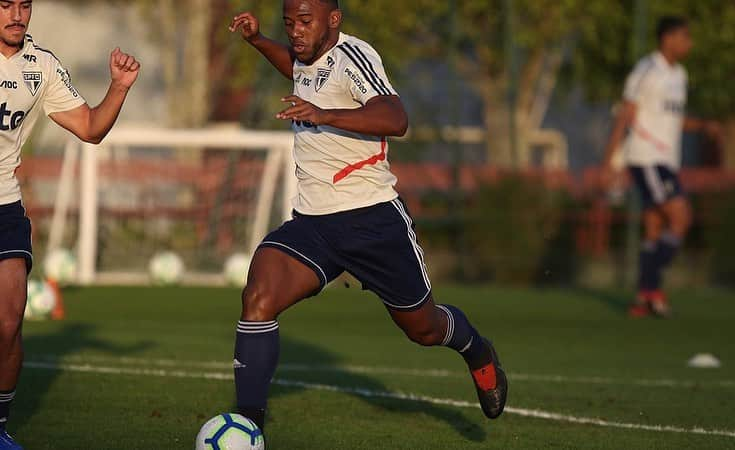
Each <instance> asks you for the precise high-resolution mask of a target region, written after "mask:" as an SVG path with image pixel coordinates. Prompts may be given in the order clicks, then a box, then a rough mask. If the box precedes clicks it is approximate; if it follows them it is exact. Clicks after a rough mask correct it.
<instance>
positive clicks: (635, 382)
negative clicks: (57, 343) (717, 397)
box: [35, 355, 735, 389]
mask: <svg viewBox="0 0 735 450" xmlns="http://www.w3.org/2000/svg"><path fill="white" fill-rule="evenodd" d="M35 359H37V360H39V359H40V360H42V361H47V362H59V361H63V362H81V363H89V362H100V363H105V364H124V365H138V366H146V367H151V366H157V367H178V368H181V367H187V368H198V369H232V363H230V362H221V361H184V360H173V359H145V358H128V357H121V358H109V357H96V356H68V357H64V358H59V357H58V356H57V355H37V356H36V357H35ZM278 370H279V371H280V372H336V373H344V372H347V373H355V374H365V375H395V376H409V377H419V378H465V377H467V373H466V372H454V371H449V370H441V369H429V370H418V369H405V368H398V367H378V366H356V365H328V364H289V363H282V364H279V365H278ZM508 376H509V377H511V378H512V379H513V381H532V382H543V383H559V384H599V385H624V386H644V387H664V388H677V389H678V388H692V387H701V388H707V387H715V388H732V387H735V380H719V381H700V382H697V381H692V380H672V379H665V378H662V379H640V378H639V379H631V378H612V377H569V376H565V375H541V374H527V373H517V372H510V373H509V374H508Z"/></svg>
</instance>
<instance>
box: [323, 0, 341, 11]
mask: <svg viewBox="0 0 735 450" xmlns="http://www.w3.org/2000/svg"><path fill="white" fill-rule="evenodd" d="M319 1H321V2H322V3H326V4H327V5H329V6H331V7H332V9H333V10H334V9H339V0H319Z"/></svg>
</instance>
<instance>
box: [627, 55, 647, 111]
mask: <svg viewBox="0 0 735 450" xmlns="http://www.w3.org/2000/svg"><path fill="white" fill-rule="evenodd" d="M651 68H652V64H651V63H650V62H648V61H643V62H640V63H638V64H637V65H636V67H635V69H633V72H631V74H630V75H628V79H627V80H626V81H625V90H624V91H623V98H624V99H625V100H627V101H629V102H631V103H640V101H641V99H642V98H643V96H644V94H645V91H646V83H647V78H648V74H649V73H650V72H651Z"/></svg>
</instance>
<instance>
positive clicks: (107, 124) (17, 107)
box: [0, 0, 140, 450]
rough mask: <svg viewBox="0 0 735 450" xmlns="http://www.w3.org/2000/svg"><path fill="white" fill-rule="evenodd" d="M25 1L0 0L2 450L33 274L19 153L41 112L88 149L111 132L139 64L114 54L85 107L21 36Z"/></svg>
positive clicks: (45, 55)
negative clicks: (106, 81) (97, 96)
mask: <svg viewBox="0 0 735 450" xmlns="http://www.w3.org/2000/svg"><path fill="white" fill-rule="evenodd" d="M31 10H32V2H31V0H0V450H7V449H13V450H18V449H20V448H21V447H20V446H19V445H18V444H17V443H15V442H14V441H13V440H12V439H11V437H10V436H9V435H8V433H7V432H6V430H5V426H6V423H7V421H8V415H9V409H10V403H11V401H12V400H13V398H14V397H15V387H16V384H17V381H18V376H19V374H20V369H21V365H22V360H23V347H22V343H21V327H22V321H23V311H24V309H25V304H26V280H27V277H28V274H29V272H30V270H31V266H32V263H33V256H32V250H31V224H30V221H29V220H28V218H27V217H26V215H25V209H24V208H23V204H22V202H21V193H20V186H19V184H18V180H17V179H16V177H15V171H16V170H17V168H18V167H19V166H20V163H21V159H20V152H21V147H22V146H23V144H24V143H25V141H26V139H27V138H28V136H29V135H30V134H31V131H32V129H33V125H34V124H35V123H36V120H37V119H38V118H39V116H40V115H41V113H44V114H46V115H48V116H49V117H50V118H51V119H52V120H53V121H54V122H56V123H57V124H59V125H60V126H62V127H64V128H66V129H67V130H69V131H70V132H72V133H73V134H75V135H76V136H77V137H79V138H80V139H82V140H84V141H86V142H92V143H99V142H100V141H101V140H102V139H103V138H104V137H105V136H106V135H107V133H108V132H109V131H110V128H112V125H113V124H114V123H115V120H116V119H117V116H118V114H119V112H120V109H121V108H122V105H123V102H124V100H125V97H126V95H127V93H128V90H129V89H130V87H131V86H132V85H133V83H134V82H135V80H136V79H137V77H138V72H139V69H140V64H139V63H138V62H137V61H136V60H135V58H133V57H132V56H130V55H127V54H125V53H122V52H121V51H120V49H115V51H113V52H112V54H111V55H110V72H111V79H112V81H111V83H110V88H109V90H108V92H107V95H106V96H105V99H104V100H103V101H102V103H100V105H99V106H97V107H96V108H90V107H89V106H88V105H87V103H86V102H85V101H84V99H83V98H82V96H81V95H80V94H79V92H78V91H77V90H76V89H75V88H74V86H73V85H72V83H71V77H70V75H69V72H67V71H66V69H64V67H63V66H62V65H61V63H60V62H59V60H58V59H57V58H56V56H54V54H53V53H51V52H50V51H49V50H46V49H44V48H42V47H40V46H39V45H38V44H36V43H35V42H34V41H33V39H32V38H31V36H30V35H28V34H26V30H27V28H28V23H29V22H30V19H31Z"/></svg>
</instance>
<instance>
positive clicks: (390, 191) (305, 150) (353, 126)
mask: <svg viewBox="0 0 735 450" xmlns="http://www.w3.org/2000/svg"><path fill="white" fill-rule="evenodd" d="M283 20H284V25H285V27H286V33H287V35H288V38H289V41H290V45H289V46H286V45H282V44H280V43H278V42H275V41H272V40H270V39H268V38H266V37H264V36H263V35H262V34H261V33H260V31H259V25H258V20H257V18H255V17H254V16H253V15H252V14H250V13H243V14H240V15H238V16H237V17H235V19H234V20H233V23H232V25H231V27H230V29H231V31H239V32H240V33H241V34H242V36H243V38H244V39H245V40H246V41H247V42H249V43H250V44H251V45H253V46H254V47H255V48H256V49H258V50H259V51H260V52H261V53H262V54H263V55H264V56H265V57H266V58H267V59H268V60H269V61H270V62H271V63H272V64H273V65H274V66H275V67H276V68H277V69H278V70H279V71H280V72H281V73H282V74H283V75H284V76H286V77H287V78H288V79H291V80H293V81H294V92H293V95H290V96H287V97H285V98H284V99H283V101H284V102H286V103H287V104H290V105H291V106H290V107H288V108H287V109H285V110H284V111H282V112H281V113H279V114H278V115H277V117H278V118H279V119H283V120H288V121H292V123H293V130H294V132H295V134H296V136H295V145H294V158H295V160H296V165H297V167H298V169H297V174H296V175H297V177H298V197H297V198H296V200H295V203H294V218H293V220H291V221H289V222H286V223H285V224H283V225H282V226H281V227H280V228H279V229H277V230H275V231H274V232H272V233H271V234H269V235H268V236H267V237H266V238H265V240H264V241H263V242H262V243H261V245H260V247H259V248H258V250H257V252H256V254H255V256H254V258H253V262H252V265H251V268H250V272H249V275H248V283H247V287H246V288H245V290H244V292H243V297H242V305H243V310H242V316H241V320H240V322H239V323H238V326H237V335H236V336H237V337H236V343H235V385H236V391H237V404H238V409H239V411H240V413H241V414H243V415H244V416H246V417H249V418H250V419H252V420H254V421H255V422H256V423H257V424H258V425H260V426H261V427H262V426H263V423H264V417H265V408H266V403H267V401H266V399H267V392H268V386H269V384H270V381H271V378H272V377H273V374H274V372H275V369H276V365H277V362H278V353H279V338H278V322H277V318H278V316H279V314H280V313H281V312H283V311H284V310H286V309H287V308H289V307H290V306H292V305H294V304H296V303H297V302H299V301H300V300H302V299H304V298H307V297H309V296H312V295H315V294H317V293H318V292H319V291H320V290H321V289H322V288H323V287H324V286H325V285H326V284H327V283H329V282H330V281H332V280H334V279H335V278H336V277H337V276H339V275H340V274H341V273H342V272H345V271H347V272H350V273H351V274H353V275H354V276H355V277H356V278H357V279H358V280H360V282H361V283H362V285H363V288H365V289H368V290H371V291H373V292H374V293H376V294H377V295H378V296H379V297H380V298H381V299H382V301H383V303H384V304H385V306H386V308H387V310H388V313H389V314H390V316H391V317H392V319H393V320H394V322H395V323H396V324H397V325H398V326H399V327H400V328H401V329H402V330H403V331H404V332H405V333H406V335H407V336H408V337H409V338H410V339H411V340H413V341H414V342H416V343H418V344H421V345H425V346H439V345H442V346H447V347H449V348H452V349H454V350H456V351H457V352H459V353H460V354H461V355H462V356H463V357H464V359H465V361H466V363H467V365H468V367H469V369H470V372H471V374H472V379H473V381H474V384H475V386H476V390H477V393H478V397H479V400H480V404H481V406H482V409H483V411H484V413H485V415H486V416H488V417H490V418H496V417H498V416H499V415H500V414H501V413H502V411H503V407H504V405H505V400H506V395H507V380H506V377H505V374H504V373H503V371H502V368H501V367H500V363H499V361H498V359H497V355H496V354H495V350H494V348H493V346H492V345H491V343H490V342H489V341H488V340H486V339H484V338H482V337H481V336H480V335H479V333H478V332H477V331H476V330H475V328H474V327H472V325H470V323H469V321H468V320H467V318H466V317H465V315H464V314H463V313H462V311H460V310H459V309H458V308H456V307H454V306H450V305H435V303H434V299H433V297H432V292H431V283H430V282H429V277H428V274H427V270H426V266H425V264H424V254H423V250H422V249H421V247H420V246H419V245H418V242H417V238H416V234H415V231H414V225H413V221H412V219H411V216H410V215H409V214H408V212H407V210H406V207H405V205H404V204H403V202H402V201H401V200H400V198H399V197H398V194H397V193H396V191H395V190H394V188H393V186H394V185H395V183H396V178H395V176H393V174H392V173H391V172H390V167H389V164H388V161H387V152H388V142H387V139H386V136H401V135H403V134H404V133H405V132H406V128H407V124H408V120H407V116H406V112H405V110H404V108H403V104H402V102H401V100H400V98H399V97H398V95H397V93H396V92H395V90H394V89H393V87H392V86H391V84H390V82H389V81H388V77H387V75H386V73H385V69H384V68H383V63H382V61H381V58H380V56H379V55H378V53H377V52H376V51H375V50H374V49H373V48H372V47H371V46H370V45H368V44H367V43H365V42H363V41H361V40H359V39H357V38H355V37H352V36H348V35H346V34H343V33H340V26H341V23H342V12H341V11H340V10H339V6H338V4H337V1H336V0H285V1H284V2H283ZM328 325H329V324H325V326H328Z"/></svg>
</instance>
